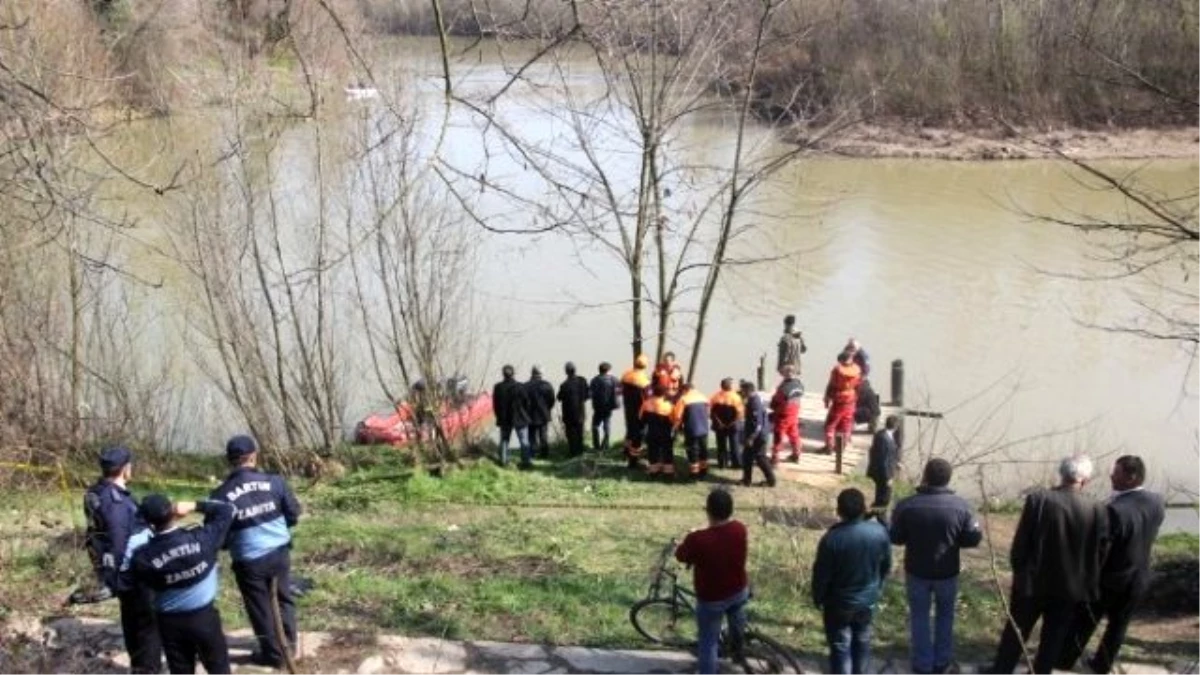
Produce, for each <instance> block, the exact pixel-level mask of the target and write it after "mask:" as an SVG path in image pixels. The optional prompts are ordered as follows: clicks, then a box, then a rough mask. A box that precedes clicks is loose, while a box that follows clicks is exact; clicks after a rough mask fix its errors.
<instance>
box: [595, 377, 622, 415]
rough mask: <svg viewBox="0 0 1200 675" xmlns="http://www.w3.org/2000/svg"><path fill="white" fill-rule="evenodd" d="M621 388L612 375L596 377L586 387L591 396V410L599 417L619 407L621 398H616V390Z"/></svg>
mask: <svg viewBox="0 0 1200 675" xmlns="http://www.w3.org/2000/svg"><path fill="white" fill-rule="evenodd" d="M620 386H621V383H620V382H617V378H616V377H615V376H614V375H613V374H612V373H605V374H604V375H597V376H595V377H593V378H592V382H591V384H590V385H588V388H589V389H590V390H591V395H592V410H594V411H595V412H596V413H597V414H599V415H606V414H608V413H611V412H612V411H614V410H616V409H617V408H620V407H621V397H620V396H617V388H618V387H620Z"/></svg>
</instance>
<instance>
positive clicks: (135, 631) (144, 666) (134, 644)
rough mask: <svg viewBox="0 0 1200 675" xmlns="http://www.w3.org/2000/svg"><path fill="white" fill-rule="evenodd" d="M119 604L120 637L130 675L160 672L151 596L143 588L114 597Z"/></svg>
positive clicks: (160, 645) (157, 638)
mask: <svg viewBox="0 0 1200 675" xmlns="http://www.w3.org/2000/svg"><path fill="white" fill-rule="evenodd" d="M117 600H118V601H119V602H120V603H121V634H122V635H123V636H124V637H125V651H126V652H128V653H129V670H130V672H133V673H156V674H157V673H161V672H162V657H163V648H162V638H160V637H159V635H158V621H156V620H155V617H154V604H153V600H154V596H153V594H151V593H150V591H149V590H147V589H144V588H138V589H134V590H132V591H123V592H121V593H118V594H117Z"/></svg>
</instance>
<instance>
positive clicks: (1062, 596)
mask: <svg viewBox="0 0 1200 675" xmlns="http://www.w3.org/2000/svg"><path fill="white" fill-rule="evenodd" d="M1058 473H1059V476H1060V477H1061V479H1062V482H1061V483H1060V484H1059V486H1058V487H1056V488H1053V489H1050V490H1038V491H1037V492H1034V493H1033V494H1031V495H1029V496H1028V497H1026V498H1025V508H1024V509H1023V510H1022V511H1021V520H1020V522H1019V523H1017V532H1016V534H1014V535H1013V543H1012V549H1011V550H1010V552H1009V557H1010V559H1011V562H1012V571H1013V582H1012V600H1011V601H1010V603H1009V612H1010V613H1011V614H1012V620H1011V621H1009V622H1008V623H1007V624H1006V625H1005V627H1004V634H1003V635H1001V637H1000V646H999V648H998V649H997V650H996V658H995V660H994V661H993V662H992V667H991V669H990V670H989V672H992V673H1011V672H1013V668H1014V667H1016V665H1017V661H1018V660H1019V659H1020V658H1021V643H1022V642H1024V641H1025V640H1027V639H1028V638H1029V632H1030V631H1031V630H1032V629H1033V624H1034V623H1036V622H1037V620H1038V619H1039V618H1041V619H1042V635H1041V639H1040V640H1039V641H1038V649H1037V656H1036V657H1035V658H1034V662H1033V672H1035V673H1049V672H1050V671H1051V669H1052V668H1053V667H1054V664H1056V663H1058V660H1059V656H1060V654H1061V653H1062V650H1063V646H1064V644H1065V643H1066V641H1067V637H1068V635H1069V634H1070V632H1071V624H1072V622H1073V620H1074V618H1075V614H1076V613H1077V612H1078V611H1080V610H1081V609H1082V608H1083V607H1084V606H1085V605H1086V604H1087V603H1090V602H1093V601H1095V600H1096V599H1097V598H1098V597H1099V593H1100V566H1101V563H1102V561H1103V560H1104V553H1105V548H1106V546H1107V539H1108V515H1107V513H1106V511H1105V509H1104V506H1103V505H1102V504H1099V503H1097V502H1096V501H1095V500H1093V499H1092V498H1091V497H1088V496H1086V495H1084V494H1083V486H1084V485H1086V484H1087V482H1088V480H1090V479H1091V477H1092V460H1091V459H1089V458H1088V457H1086V456H1075V457H1068V458H1066V459H1064V460H1063V461H1062V463H1061V464H1060V465H1059V467H1058Z"/></svg>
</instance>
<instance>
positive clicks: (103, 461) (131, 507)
mask: <svg viewBox="0 0 1200 675" xmlns="http://www.w3.org/2000/svg"><path fill="white" fill-rule="evenodd" d="M132 459H133V454H132V453H131V452H130V451H129V450H127V449H125V448H121V447H116V448H108V449H106V450H104V452H102V453H101V454H100V469H101V471H103V472H104V473H105V474H108V473H111V472H112V471H115V470H117V469H120V468H122V467H124V466H125V465H126V464H128V463H129V462H130V461H132ZM137 508H138V507H137V501H135V500H134V499H133V496H132V495H131V494H129V490H127V489H125V488H124V487H122V486H120V485H118V484H116V483H115V482H113V481H112V480H110V479H109V478H105V477H101V478H100V479H99V480H97V481H96V482H95V484H93V485H92V486H91V487H89V488H88V490H87V492H86V493H84V497H83V512H84V517H85V518H86V520H87V535H86V542H87V550H88V554H89V556H90V557H91V559H92V565H93V567H94V569H95V570H96V574H97V577H98V578H99V579H100V581H101V582H102V583H103V584H104V587H105V589H107V590H108V591H109V592H110V593H114V594H116V596H117V600H118V602H119V603H120V606H121V633H122V635H123V637H124V640H125V651H127V652H128V653H129V668H130V670H131V671H132V672H134V673H158V672H160V671H161V670H162V642H161V640H160V639H159V636H158V625H157V624H156V623H155V618H154V608H153V607H152V606H151V596H150V593H149V592H148V591H147V589H145V588H139V587H136V586H133V585H131V584H127V583H125V584H123V583H121V580H120V578H119V574H118V571H119V570H120V568H121V567H122V565H123V564H124V563H125V554H126V550H127V549H128V544H129V542H130V541H131V540H132V539H133V537H134V536H136V533H138V532H139V531H145V529H146V524H145V523H144V522H142V520H141V519H140V518H139V517H138V514H137Z"/></svg>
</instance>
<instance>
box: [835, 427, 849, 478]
mask: <svg viewBox="0 0 1200 675" xmlns="http://www.w3.org/2000/svg"><path fill="white" fill-rule="evenodd" d="M845 447H846V436H845V434H838V435H837V436H836V437H835V438H834V439H833V451H834V453H836V457H835V458H834V465H833V470H834V472H835V473H837V474H838V475H839V476H840V475H842V450H843V449H845Z"/></svg>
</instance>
